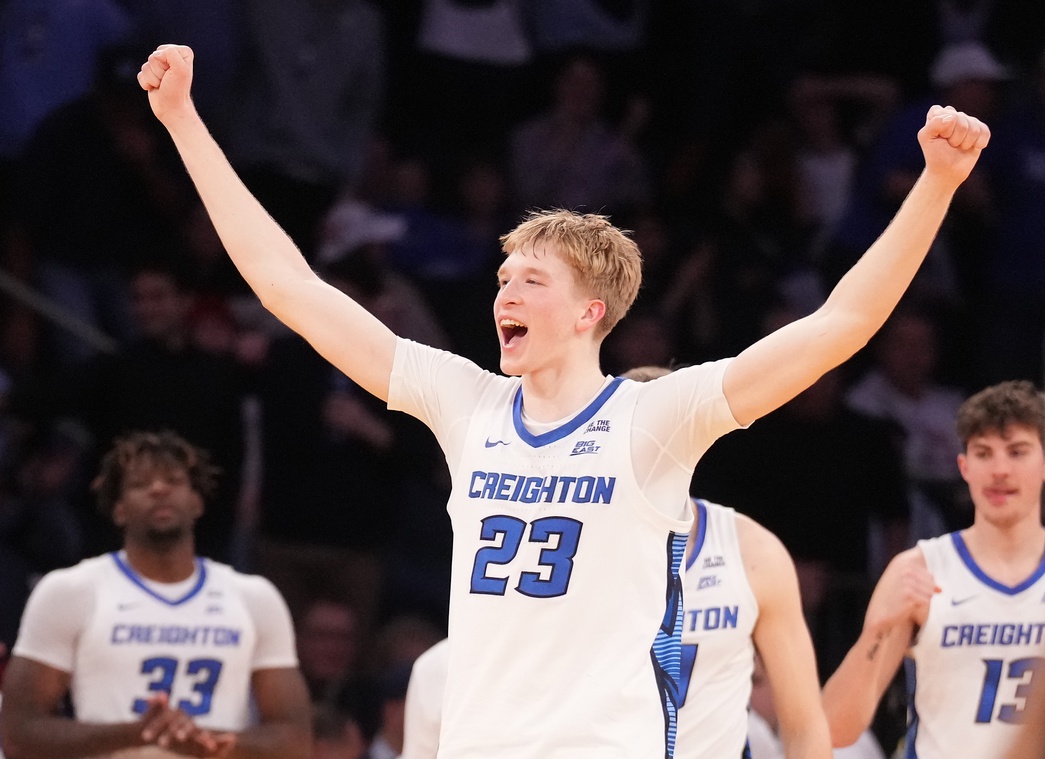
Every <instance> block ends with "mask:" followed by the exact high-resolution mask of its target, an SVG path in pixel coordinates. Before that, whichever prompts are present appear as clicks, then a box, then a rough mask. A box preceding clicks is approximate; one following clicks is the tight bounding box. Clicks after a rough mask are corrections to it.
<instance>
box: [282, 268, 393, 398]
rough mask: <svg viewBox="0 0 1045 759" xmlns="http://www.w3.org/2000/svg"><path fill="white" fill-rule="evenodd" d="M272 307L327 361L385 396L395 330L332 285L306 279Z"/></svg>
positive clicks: (379, 395)
mask: <svg viewBox="0 0 1045 759" xmlns="http://www.w3.org/2000/svg"><path fill="white" fill-rule="evenodd" d="M286 300H287V304H286V305H285V307H284V308H283V309H282V310H281V311H279V312H277V313H276V315H277V316H278V317H279V318H280V319H281V320H282V321H284V322H285V323H286V325H287V326H288V327H290V328H291V329H292V330H294V331H295V332H297V333H298V334H299V335H301V336H302V337H304V338H305V339H306V340H307V341H308V342H309V343H310V344H311V345H312V347H313V348H315V349H316V351H317V352H318V353H319V354H320V355H321V356H323V358H325V359H326V360H327V361H329V362H330V363H331V364H333V365H334V366H336V367H337V368H338V369H340V370H341V371H343V372H344V373H345V374H346V375H348V377H350V378H351V379H352V380H353V381H354V382H355V383H356V384H358V385H359V386H360V387H362V388H363V389H364V390H366V391H367V392H369V393H371V394H373V395H375V396H377V397H378V398H380V399H381V400H387V399H388V382H389V379H390V377H391V375H392V362H393V359H394V357H395V347H396V336H395V333H393V332H392V330H390V329H389V328H388V327H386V326H385V325H384V324H383V323H382V322H381V320H380V319H378V318H377V317H376V316H374V315H373V314H371V313H370V312H369V311H367V310H366V309H365V308H363V306H361V305H360V304H358V303H356V302H355V301H354V300H352V299H351V298H349V297H348V296H347V295H345V294H344V293H343V292H341V291H340V290H338V289H337V288H336V287H334V286H332V285H330V284H327V283H326V282H323V281H322V280H320V279H318V278H316V279H308V280H304V281H303V282H302V284H301V285H300V286H299V287H297V288H295V289H294V290H292V295H290V296H287V298H286Z"/></svg>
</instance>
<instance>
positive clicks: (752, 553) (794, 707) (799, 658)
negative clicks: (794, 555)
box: [737, 514, 831, 759]
mask: <svg viewBox="0 0 1045 759" xmlns="http://www.w3.org/2000/svg"><path fill="white" fill-rule="evenodd" d="M737 537H738V540H739V541H740V553H741V556H742V557H743V558H744V566H745V569H746V570H747V575H748V582H749V583H750V584H751V589H752V591H754V594H755V598H756V600H757V601H758V621H757V622H756V623H755V629H754V632H753V633H752V639H753V640H754V642H755V648H756V649H757V650H758V652H759V655H760V656H761V657H762V662H763V664H764V665H765V668H766V675H767V677H768V678H769V687H770V690H771V692H772V694H773V703H774V705H775V708H776V713H777V719H778V721H779V724H780V738H781V741H782V742H783V744H784V754H785V756H787V759H830V757H831V737H830V734H829V732H828V727H827V718H826V717H825V716H824V711H823V708H822V707H821V705H820V680H819V679H818V677H817V672H816V656H815V654H814V652H813V641H812V638H811V637H810V635H809V630H808V628H807V627H806V623H805V618H804V617H803V615H802V602H801V598H800V595H799V590H798V576H797V575H796V573H795V565H794V562H793V561H792V560H791V556H790V555H789V554H788V552H787V549H786V548H784V544H783V543H781V542H780V540H779V539H778V538H777V537H776V536H775V535H773V533H771V532H770V531H769V530H767V529H765V528H764V527H762V526H761V525H759V524H757V523H756V522H754V521H752V520H751V519H748V518H747V517H744V516H742V515H740V514H738V515H737Z"/></svg>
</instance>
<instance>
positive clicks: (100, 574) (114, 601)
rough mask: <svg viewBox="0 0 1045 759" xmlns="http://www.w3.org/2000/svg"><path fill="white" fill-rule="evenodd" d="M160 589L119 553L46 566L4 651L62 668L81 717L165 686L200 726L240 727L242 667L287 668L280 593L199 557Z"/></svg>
mask: <svg viewBox="0 0 1045 759" xmlns="http://www.w3.org/2000/svg"><path fill="white" fill-rule="evenodd" d="M170 587H173V588H176V589H177V591H178V594H177V595H174V596H171V595H167V594H166V593H165V586H163V585H162V584H159V583H152V582H149V581H147V580H144V579H143V578H141V577H140V576H139V575H138V574H136V573H135V572H134V570H133V569H132V568H131V567H130V566H129V565H128V563H127V561H126V559H125V557H124V556H123V555H122V554H117V553H113V554H105V555H102V556H96V557H93V558H90V559H85V560H84V561H82V562H80V563H79V564H77V565H76V566H74V567H69V568H67V569H60V570H56V571H54V572H51V573H49V574H47V575H45V576H44V578H43V579H42V580H41V581H40V582H39V583H38V584H37V586H36V587H35V588H34V589H33V593H32V595H31V597H30V599H29V602H28V604H27V605H26V609H25V613H24V614H23V617H22V624H21V628H20V630H19V634H18V640H17V642H16V644H15V647H14V654H15V655H18V656H23V657H26V658H29V659H33V660H35V661H39V662H41V663H43V664H46V665H48V666H50V667H54V668H55V669H58V670H61V671H64V672H69V673H71V675H72V678H71V683H70V696H71V699H72V704H73V708H74V711H75V716H76V718H77V719H78V720H80V721H82V722H97V723H113V722H128V721H132V720H135V719H137V718H138V717H139V716H140V714H141V713H142V712H143V711H144V709H145V705H146V701H147V700H148V699H149V698H150V697H151V696H154V695H155V694H156V693H157V692H160V691H165V692H168V693H169V694H170V704H171V705H172V706H176V707H178V708H180V709H182V710H183V711H185V712H186V713H187V714H188V715H189V716H190V717H192V719H193V721H194V722H196V724H198V725H200V726H202V727H205V728H210V729H215V730H239V729H242V728H244V727H246V726H247V725H248V724H249V723H250V719H251V713H250V703H251V702H250V686H251V673H252V672H253V671H254V670H257V669H267V668H283V667H296V666H297V657H296V654H295V651H294V636H293V629H292V626H291V621H290V614H289V612H288V611H287V607H286V605H285V604H284V603H283V599H282V598H281V597H280V595H279V593H278V592H277V591H276V589H275V587H273V585H272V584H271V583H270V582H269V581H268V580H265V579H264V578H261V577H257V576H250V575H243V574H240V573H238V572H236V571H234V570H233V569H232V568H231V567H229V566H226V565H224V564H219V563H217V562H213V561H210V560H207V559H197V565H196V572H195V574H194V577H193V581H192V582H190V583H188V584H186V583H179V584H175V585H174V586H170ZM132 753H133V752H132ZM146 753H148V752H146Z"/></svg>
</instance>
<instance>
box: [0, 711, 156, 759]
mask: <svg viewBox="0 0 1045 759" xmlns="http://www.w3.org/2000/svg"><path fill="white" fill-rule="evenodd" d="M4 723H5V724H4V726H3V730H2V735H3V751H4V756H5V757H6V759H80V757H88V756H95V755H97V754H109V753H112V752H114V751H121V750H124V749H129V748H135V747H138V746H144V745H145V744H146V741H144V740H142V737H141V731H142V726H141V725H140V724H139V723H137V722H121V723H117V724H109V725H101V724H91V723H85V722H77V721H76V720H72V719H68V718H65V717H31V718H25V717H22V716H21V715H19V714H17V713H11V712H9V711H7V710H5V711H4Z"/></svg>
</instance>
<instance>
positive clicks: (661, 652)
mask: <svg viewBox="0 0 1045 759" xmlns="http://www.w3.org/2000/svg"><path fill="white" fill-rule="evenodd" d="M686 538H687V536H686V535H685V534H683V533H677V532H672V533H670V534H669V535H668V542H667V578H666V580H667V588H666V591H667V594H666V597H665V609H664V619H663V621H662V622H661V624H660V628H659V629H658V630H657V635H656V637H655V638H654V641H653V647H652V648H651V649H650V661H651V663H652V665H653V672H654V675H655V676H656V680H657V687H658V689H659V690H660V700H661V708H662V709H663V712H664V759H672V757H674V755H675V739H676V737H677V734H678V712H679V707H680V706H681V693H680V689H679V683H680V675H681V660H682V579H681V577H680V576H679V568H680V567H681V566H682V558H683V556H684V554H685V552H686Z"/></svg>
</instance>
